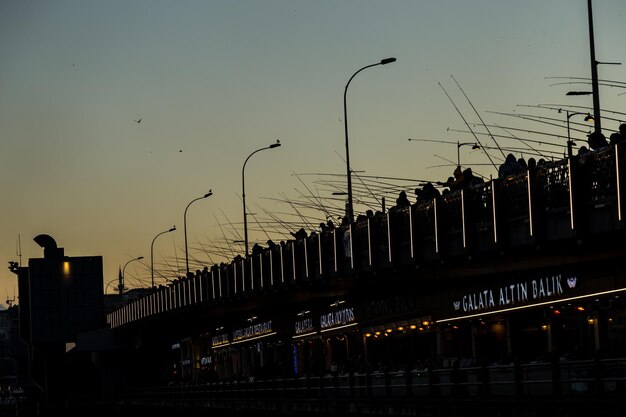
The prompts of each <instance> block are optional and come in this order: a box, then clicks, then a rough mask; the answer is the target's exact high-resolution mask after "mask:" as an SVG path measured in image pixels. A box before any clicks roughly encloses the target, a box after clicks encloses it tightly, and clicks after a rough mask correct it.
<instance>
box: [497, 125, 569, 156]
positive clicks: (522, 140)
mask: <svg viewBox="0 0 626 417" xmlns="http://www.w3.org/2000/svg"><path fill="white" fill-rule="evenodd" d="M502 129H503V130H504V131H505V132H506V133H508V134H509V135H511V137H512V138H514V139H517V140H519V141H520V142H522V143H523V144H524V145H526V147H525V148H516V147H507V148H504V149H505V150H506V151H507V152H522V153H526V154H530V155H535V156H540V157H542V158H546V156H545V155H544V154H543V153H541V152H540V151H539V149H535V148H534V147H532V146H531V145H529V144H527V143H525V142H524V139H521V138H518V137H517V136H515V135H514V134H512V133H510V132H508V131H507V130H506V128H502ZM529 149H530V150H531V151H532V152H528V150H529ZM543 151H544V152H547V153H553V154H557V155H560V154H561V152H560V151H551V150H549V149H544V150H543Z"/></svg>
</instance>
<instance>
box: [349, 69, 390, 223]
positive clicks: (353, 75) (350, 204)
mask: <svg viewBox="0 0 626 417" xmlns="http://www.w3.org/2000/svg"><path fill="white" fill-rule="evenodd" d="M392 62H396V59H395V58H385V59H383V60H381V61H380V62H377V63H376V64H370V65H366V66H364V67H363V68H361V69H360V70H358V71H357V72H355V73H354V74H352V77H350V79H349V80H348V83H347V84H346V89H345V90H344V92H343V123H344V128H345V134H346V176H347V177H348V213H346V214H347V215H348V219H349V220H350V223H352V222H353V221H354V207H353V206H352V171H351V170H350V149H349V146H348V106H347V100H346V98H347V95H348V86H349V85H350V82H351V81H352V79H353V78H354V77H355V76H356V75H357V74H358V73H359V72H361V71H363V70H364V69H367V68H371V67H376V66H378V65H387V64H391V63H392Z"/></svg>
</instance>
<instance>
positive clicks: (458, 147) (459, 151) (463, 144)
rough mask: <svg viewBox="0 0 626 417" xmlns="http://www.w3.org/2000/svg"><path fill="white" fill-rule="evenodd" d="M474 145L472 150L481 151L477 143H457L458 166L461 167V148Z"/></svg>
mask: <svg viewBox="0 0 626 417" xmlns="http://www.w3.org/2000/svg"><path fill="white" fill-rule="evenodd" d="M466 145H472V149H480V146H478V144H477V143H476V142H463V143H459V142H457V143H456V165H457V166H458V167H460V166H461V146H466Z"/></svg>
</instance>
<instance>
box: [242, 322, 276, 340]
mask: <svg viewBox="0 0 626 417" xmlns="http://www.w3.org/2000/svg"><path fill="white" fill-rule="evenodd" d="M272 332H273V330H272V321H271V320H269V321H265V322H262V323H257V324H252V325H250V326H247V327H244V328H242V329H237V330H235V331H233V342H238V341H240V340H245V339H250V338H253V337H258V336H263V335H266V334H269V333H272Z"/></svg>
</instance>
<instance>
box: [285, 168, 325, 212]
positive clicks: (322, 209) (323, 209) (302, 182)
mask: <svg viewBox="0 0 626 417" xmlns="http://www.w3.org/2000/svg"><path fill="white" fill-rule="evenodd" d="M292 175H295V176H296V178H298V181H300V183H301V184H302V185H304V188H306V189H307V191H308V192H309V193H311V196H313V199H314V200H316V201H317V202H318V204H319V207H320V209H321V211H323V212H324V213H325V214H326V215H328V212H327V211H326V208H325V207H324V205H323V204H322V203H321V202H320V201H319V199H317V197H316V196H315V194H313V192H312V191H311V189H310V188H309V187H308V186H307V185H306V184H305V183H304V181H302V178H300V176H299V175H298V174H296V173H295V172H293V171H292Z"/></svg>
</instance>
